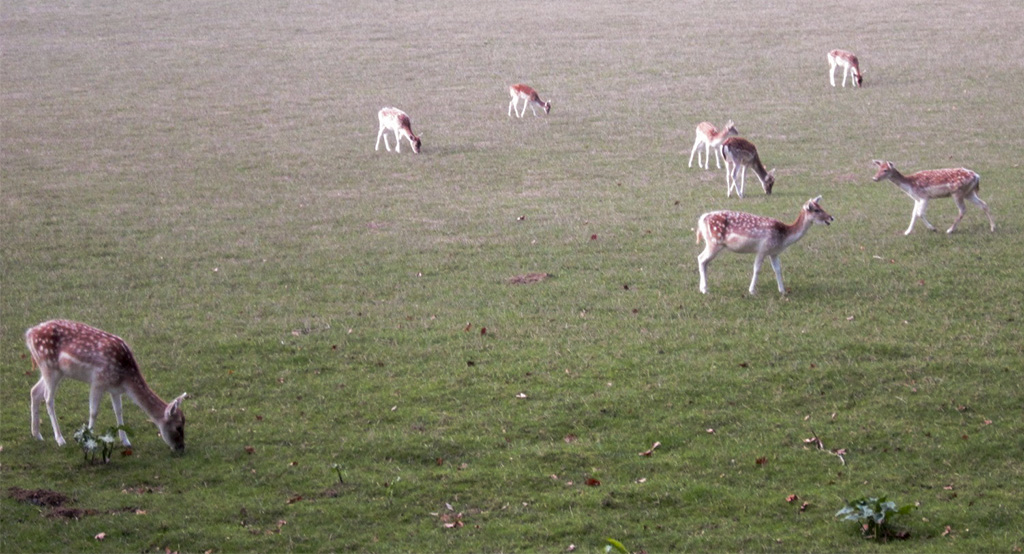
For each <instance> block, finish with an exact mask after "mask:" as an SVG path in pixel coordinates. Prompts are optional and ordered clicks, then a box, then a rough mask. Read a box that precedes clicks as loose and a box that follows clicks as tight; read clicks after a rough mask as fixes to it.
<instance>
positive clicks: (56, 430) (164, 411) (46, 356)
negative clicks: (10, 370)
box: [25, 319, 188, 451]
mask: <svg viewBox="0 0 1024 554" xmlns="http://www.w3.org/2000/svg"><path fill="white" fill-rule="evenodd" d="M25 343H26V345H27V346H28V350H29V352H30V353H31V354H32V365H33V366H35V367H37V368H39V373H40V378H39V382H38V383H36V384H35V386H33V387H32V393H31V398H32V404H31V417H32V436H33V437H35V438H37V439H39V440H43V435H42V434H41V433H40V432H39V405H40V404H41V403H42V402H43V401H45V402H46V412H47V414H49V416H50V424H51V425H52V426H53V438H54V439H55V440H56V441H57V444H58V445H59V446H64V444H65V441H64V435H62V434H61V432H60V424H59V423H58V422H57V412H56V409H55V407H54V399H55V397H56V396H57V386H58V385H59V384H60V382H61V380H63V379H64V378H70V379H74V380H76V381H84V382H86V383H88V384H89V428H90V429H92V428H93V425H94V424H95V423H96V414H97V413H99V409H100V401H101V400H103V395H105V394H106V393H108V392H109V393H110V402H111V404H113V407H114V417H115V418H116V419H117V424H118V425H119V426H123V425H124V419H123V418H122V416H121V395H123V394H127V395H128V398H130V399H131V400H132V401H133V402H135V403H136V404H137V405H138V406H139V407H140V408H142V411H144V412H146V415H148V416H149V419H150V420H151V421H152V422H153V423H154V424H155V425H156V428H157V430H159V431H160V437H161V438H163V440H164V442H166V443H167V445H168V446H170V447H171V449H172V450H175V451H181V450H184V449H185V414H184V412H182V411H181V401H182V400H184V399H185V398H186V397H187V396H188V395H187V394H182V395H181V396H179V397H177V398H175V399H174V400H173V401H171V402H170V403H167V402H164V401H163V400H161V399H160V397H159V396H157V394H156V393H155V392H153V390H152V389H150V388H149V386H148V385H147V384H146V380H145V379H143V377H142V373H141V372H139V366H138V364H137V363H136V362H135V357H134V356H133V355H132V351H131V349H129V348H128V345H127V344H125V342H124V341H123V340H121V338H120V337H118V336H115V335H112V334H110V333H107V332H105V331H101V330H99V329H96V328H95V327H90V326H88V325H86V324H84V323H77V322H74V321H67V320H61V319H55V320H52V321H47V322H44V323H40V324H39V325H36V326H35V327H32V328H31V329H29V330H28V331H26V332H25ZM119 434H120V437H121V444H123V445H124V446H125V447H128V448H130V447H131V443H130V442H128V436H127V435H126V434H125V432H124V431H119Z"/></svg>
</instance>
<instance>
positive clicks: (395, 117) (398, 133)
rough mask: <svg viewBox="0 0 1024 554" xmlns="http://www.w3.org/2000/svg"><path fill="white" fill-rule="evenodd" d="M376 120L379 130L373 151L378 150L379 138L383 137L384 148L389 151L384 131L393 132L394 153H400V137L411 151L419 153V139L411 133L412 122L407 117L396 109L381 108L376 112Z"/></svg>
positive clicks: (389, 146) (389, 147)
mask: <svg viewBox="0 0 1024 554" xmlns="http://www.w3.org/2000/svg"><path fill="white" fill-rule="evenodd" d="M377 120H378V121H380V129H378V130H377V146H375V147H374V148H373V149H374V150H380V138H381V137H382V136H383V137H384V147H385V148H387V149H388V152H390V151H391V145H390V144H388V136H387V135H385V134H384V131H393V132H394V133H395V152H398V153H401V152H402V137H405V138H406V139H408V140H409V144H410V145H411V146H412V151H413V152H415V153H416V154H419V153H420V144H421V142H420V137H418V136H416V135H414V134H413V132H412V120H411V119H409V115H408V114H406V113H405V112H403V111H402V110H400V109H398V108H381V109H380V111H379V112H377Z"/></svg>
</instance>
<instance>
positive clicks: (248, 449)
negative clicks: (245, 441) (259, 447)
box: [245, 446, 256, 454]
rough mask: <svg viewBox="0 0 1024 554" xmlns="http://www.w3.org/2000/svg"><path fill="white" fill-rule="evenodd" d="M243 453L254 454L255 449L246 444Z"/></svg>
mask: <svg viewBox="0 0 1024 554" xmlns="http://www.w3.org/2000/svg"><path fill="white" fill-rule="evenodd" d="M245 453H246V454H255V453H256V449H255V448H253V447H251V446H246V447H245Z"/></svg>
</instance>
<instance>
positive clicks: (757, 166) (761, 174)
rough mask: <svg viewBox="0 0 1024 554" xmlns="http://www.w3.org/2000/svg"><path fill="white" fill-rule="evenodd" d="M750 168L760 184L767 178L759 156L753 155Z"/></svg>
mask: <svg viewBox="0 0 1024 554" xmlns="http://www.w3.org/2000/svg"><path fill="white" fill-rule="evenodd" d="M750 168H751V169H753V170H754V173H755V174H757V178H758V179H759V180H760V181H761V184H762V185H763V184H764V182H765V181H767V180H768V170H766V169H765V168H764V164H762V163H761V157H760V156H757V155H755V156H754V159H753V160H751V161H750ZM801 214H802V212H801Z"/></svg>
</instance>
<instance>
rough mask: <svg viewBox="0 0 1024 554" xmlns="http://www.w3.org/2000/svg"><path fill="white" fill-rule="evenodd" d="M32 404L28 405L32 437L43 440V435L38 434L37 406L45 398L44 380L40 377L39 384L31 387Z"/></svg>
mask: <svg viewBox="0 0 1024 554" xmlns="http://www.w3.org/2000/svg"><path fill="white" fill-rule="evenodd" d="M30 396H31V399H32V401H31V402H32V403H31V404H30V416H31V417H32V436H33V437H35V438H37V439H39V440H43V434H42V433H40V432H39V404H41V403H42V402H43V400H44V399H45V398H46V380H45V379H43V378H42V377H40V378H39V382H38V383H36V384H35V386H34V387H32V393H31V394H30Z"/></svg>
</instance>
